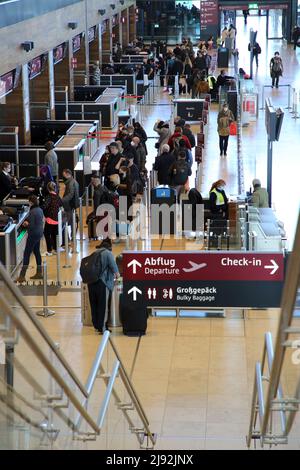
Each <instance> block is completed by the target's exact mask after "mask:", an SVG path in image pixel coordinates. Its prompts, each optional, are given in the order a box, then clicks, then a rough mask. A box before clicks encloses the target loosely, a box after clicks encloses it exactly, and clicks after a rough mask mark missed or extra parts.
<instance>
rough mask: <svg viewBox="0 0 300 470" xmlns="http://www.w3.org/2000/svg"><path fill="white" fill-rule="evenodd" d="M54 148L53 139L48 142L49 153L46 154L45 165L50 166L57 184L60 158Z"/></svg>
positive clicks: (46, 145) (46, 146)
mask: <svg viewBox="0 0 300 470" xmlns="http://www.w3.org/2000/svg"><path fill="white" fill-rule="evenodd" d="M54 148H55V145H54V142H52V141H51V140H49V141H48V142H46V144H45V149H46V150H47V153H46V155H45V165H46V166H49V168H50V171H51V175H52V178H53V179H54V181H55V182H56V184H58V158H57V153H56V152H55V150H54Z"/></svg>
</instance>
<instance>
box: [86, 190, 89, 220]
mask: <svg viewBox="0 0 300 470" xmlns="http://www.w3.org/2000/svg"><path fill="white" fill-rule="evenodd" d="M88 215H89V187H88V186H87V187H86V188H85V216H86V218H88Z"/></svg>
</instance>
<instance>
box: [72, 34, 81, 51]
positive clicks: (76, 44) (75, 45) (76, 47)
mask: <svg viewBox="0 0 300 470" xmlns="http://www.w3.org/2000/svg"><path fill="white" fill-rule="evenodd" d="M80 48H81V34H78V35H77V36H75V37H74V38H73V53H74V52H77V51H79V49H80Z"/></svg>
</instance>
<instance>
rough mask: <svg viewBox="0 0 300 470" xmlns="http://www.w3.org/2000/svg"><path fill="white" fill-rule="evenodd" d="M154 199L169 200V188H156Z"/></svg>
mask: <svg viewBox="0 0 300 470" xmlns="http://www.w3.org/2000/svg"><path fill="white" fill-rule="evenodd" d="M156 197H157V198H164V197H165V198H170V197H171V189H170V188H157V189H156Z"/></svg>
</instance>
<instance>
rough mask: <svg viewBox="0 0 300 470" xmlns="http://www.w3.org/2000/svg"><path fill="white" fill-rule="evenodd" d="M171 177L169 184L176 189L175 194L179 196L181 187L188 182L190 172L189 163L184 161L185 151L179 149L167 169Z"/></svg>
mask: <svg viewBox="0 0 300 470" xmlns="http://www.w3.org/2000/svg"><path fill="white" fill-rule="evenodd" d="M169 174H170V178H171V186H172V187H174V188H175V189H176V192H177V196H178V197H179V195H180V193H181V190H182V187H184V186H185V185H186V183H187V182H188V179H189V176H191V174H192V170H191V167H190V165H189V164H188V163H187V161H186V152H185V151H180V152H179V154H178V157H177V161H176V162H175V163H174V164H173V165H172V166H171V168H170V169H169Z"/></svg>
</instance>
